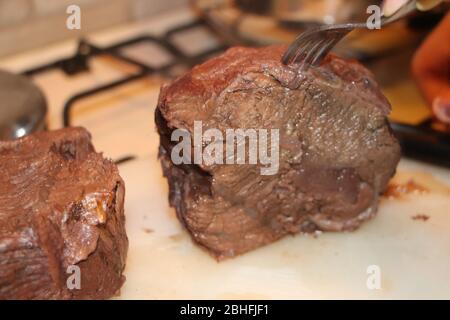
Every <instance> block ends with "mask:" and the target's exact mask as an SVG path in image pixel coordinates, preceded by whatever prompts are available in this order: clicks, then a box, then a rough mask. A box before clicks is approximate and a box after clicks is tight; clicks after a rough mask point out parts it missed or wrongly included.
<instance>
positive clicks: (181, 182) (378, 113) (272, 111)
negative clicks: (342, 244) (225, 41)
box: [156, 46, 400, 260]
mask: <svg viewBox="0 0 450 320" xmlns="http://www.w3.org/2000/svg"><path fill="white" fill-rule="evenodd" d="M284 50H285V47H284V46H271V47H266V48H261V49H254V48H242V47H238V48H233V49H230V50H228V51H227V52H226V53H225V54H223V55H221V56H219V57H217V58H214V59H212V60H210V61H208V62H206V63H204V64H202V65H200V66H197V67H195V68H194V69H193V70H192V71H190V72H188V73H187V74H186V75H184V76H182V77H180V78H178V79H176V80H175V81H173V82H172V83H170V84H168V85H165V86H164V87H163V88H162V89H161V93H160V98H159V103H158V107H157V110H156V123H157V127H158V131H159V134H160V139H161V143H160V149H159V157H160V159H161V162H162V167H163V172H164V175H165V176H166V177H167V179H168V181H169V186H170V196H169V200H170V204H171V205H172V206H173V207H175V209H176V212H177V216H178V218H179V220H180V221H181V222H182V223H183V224H184V226H185V227H186V229H187V230H188V231H189V233H190V234H191V236H192V238H193V240H194V241H195V242H196V243H198V244H199V245H201V246H203V247H204V248H206V249H207V250H208V251H209V252H210V253H211V254H213V255H214V256H215V257H216V258H217V259H219V260H220V259H223V258H227V257H232V256H235V255H238V254H242V253H244V252H247V251H249V250H252V249H255V248H257V247H260V246H263V245H266V244H268V243H271V242H273V241H275V240H277V239H279V238H281V237H283V236H285V235H287V234H295V233H297V232H314V231H316V230H323V231H344V230H354V229H356V228H357V227H358V226H359V225H360V224H361V223H362V222H363V221H366V220H368V219H370V218H371V217H373V216H374V215H375V213H376V210H377V204H378V197H379V195H380V193H382V192H383V191H384V189H385V188H386V185H387V183H388V181H389V179H390V177H391V176H392V175H393V174H394V172H395V169H396V165H397V163H398V161H399V158H400V148H399V145H398V143H397V141H396V139H395V138H394V136H393V134H392V132H391V130H390V127H389V124H388V121H387V118H386V116H387V115H388V113H389V112H390V105H389V103H388V101H387V100H386V98H385V97H384V96H383V95H382V93H381V92H380V90H379V88H378V86H377V84H376V83H375V81H374V78H373V76H372V74H371V73H370V72H369V71H368V70H366V69H365V68H364V67H363V66H361V65H360V64H358V63H357V62H349V61H345V60H343V59H340V58H338V57H335V56H332V55H330V56H328V57H327V58H326V59H325V60H324V61H323V63H322V64H321V66H319V67H315V68H309V69H307V70H306V71H304V70H303V69H302V68H299V66H298V65H293V66H285V65H283V64H281V62H280V60H281V56H282V54H283V52H284ZM194 121H202V123H203V130H207V129H210V128H217V129H219V130H220V131H221V132H224V131H225V130H227V129H229V128H234V129H237V128H242V129H246V128H263V129H279V136H280V147H279V155H280V160H279V170H278V172H277V173H276V174H275V175H262V174H261V172H260V167H261V165H260V164H257V165H254V164H253V165H250V164H239V165H237V164H236V165H228V164H223V165H220V164H210V165H206V164H204V163H203V164H198V165H195V164H180V165H174V163H173V162H172V161H171V152H172V149H173V147H174V145H176V144H177V142H174V141H171V133H172V132H173V130H175V129H185V130H187V131H188V132H189V133H190V134H191V137H192V135H193V127H194Z"/></svg>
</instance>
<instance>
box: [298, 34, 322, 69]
mask: <svg viewBox="0 0 450 320" xmlns="http://www.w3.org/2000/svg"><path fill="white" fill-rule="evenodd" d="M326 42H327V39H324V38H318V39H317V41H316V43H315V44H314V45H313V46H312V47H311V49H310V50H309V52H307V53H306V56H305V58H304V59H303V63H305V64H308V65H310V64H311V61H312V60H313V59H314V58H315V57H316V55H317V52H318V51H321V50H322V49H323V47H324V45H325V44H326Z"/></svg>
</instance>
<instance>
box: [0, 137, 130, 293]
mask: <svg viewBox="0 0 450 320" xmlns="http://www.w3.org/2000/svg"><path fill="white" fill-rule="evenodd" d="M0 169H1V172H2V174H1V176H0V299H89V298H91V299H103V298H109V297H111V296H113V295H115V294H116V293H118V291H119V289H120V287H121V286H122V284H123V282H124V279H125V278H124V276H123V275H122V271H123V269H124V266H125V258H126V254H127V249H128V239H127V236H126V234H125V226H124V223H125V217H124V213H123V205H124V192H125V189H124V183H123V181H122V179H121V178H120V176H119V173H118V170H117V167H116V166H115V165H114V163H113V162H111V161H110V160H105V159H104V158H103V156H102V155H101V154H100V153H96V152H95V150H94V148H93V146H92V145H91V142H90V135H89V133H88V132H87V131H86V130H84V129H80V128H72V129H64V130H59V131H54V132H42V133H37V134H35V135H32V136H29V137H26V138H23V139H20V140H15V141H10V142H0ZM74 266H75V267H74ZM77 267H78V268H79V269H77ZM78 271H80V272H79V273H78ZM78 275H79V276H80V277H79V280H80V284H81V288H79V287H78V282H77V278H76V277H77V276H78Z"/></svg>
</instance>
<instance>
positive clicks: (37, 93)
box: [0, 70, 47, 140]
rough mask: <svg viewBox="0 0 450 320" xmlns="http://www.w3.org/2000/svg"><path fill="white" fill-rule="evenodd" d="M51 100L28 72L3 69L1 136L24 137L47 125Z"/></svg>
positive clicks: (1, 78)
mask: <svg viewBox="0 0 450 320" xmlns="http://www.w3.org/2000/svg"><path fill="white" fill-rule="evenodd" d="M46 113H47V103H46V100H45V97H44V95H43V93H42V92H41V90H40V89H39V88H38V87H37V86H36V85H34V84H33V83H32V82H31V81H30V80H29V79H27V78H26V77H24V76H20V75H15V74H11V73H9V72H5V71H1V70H0V140H11V139H17V138H21V137H23V136H25V135H28V134H30V133H33V132H35V131H38V130H43V129H44V127H45V116H46Z"/></svg>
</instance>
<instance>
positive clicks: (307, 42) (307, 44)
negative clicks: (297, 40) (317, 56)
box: [290, 38, 316, 63]
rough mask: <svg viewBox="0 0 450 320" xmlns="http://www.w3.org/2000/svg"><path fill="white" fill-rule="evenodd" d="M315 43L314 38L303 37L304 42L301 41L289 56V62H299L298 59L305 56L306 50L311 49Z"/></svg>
mask: <svg viewBox="0 0 450 320" xmlns="http://www.w3.org/2000/svg"><path fill="white" fill-rule="evenodd" d="M315 45H316V43H315V42H314V39H309V38H308V39H304V42H303V43H301V44H300V45H299V46H298V48H297V50H296V52H295V54H293V56H292V57H291V61H290V62H291V63H296V62H299V61H300V60H302V59H301V58H302V57H305V56H306V55H307V54H308V52H310V51H311V49H312V48H314V46H315Z"/></svg>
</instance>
